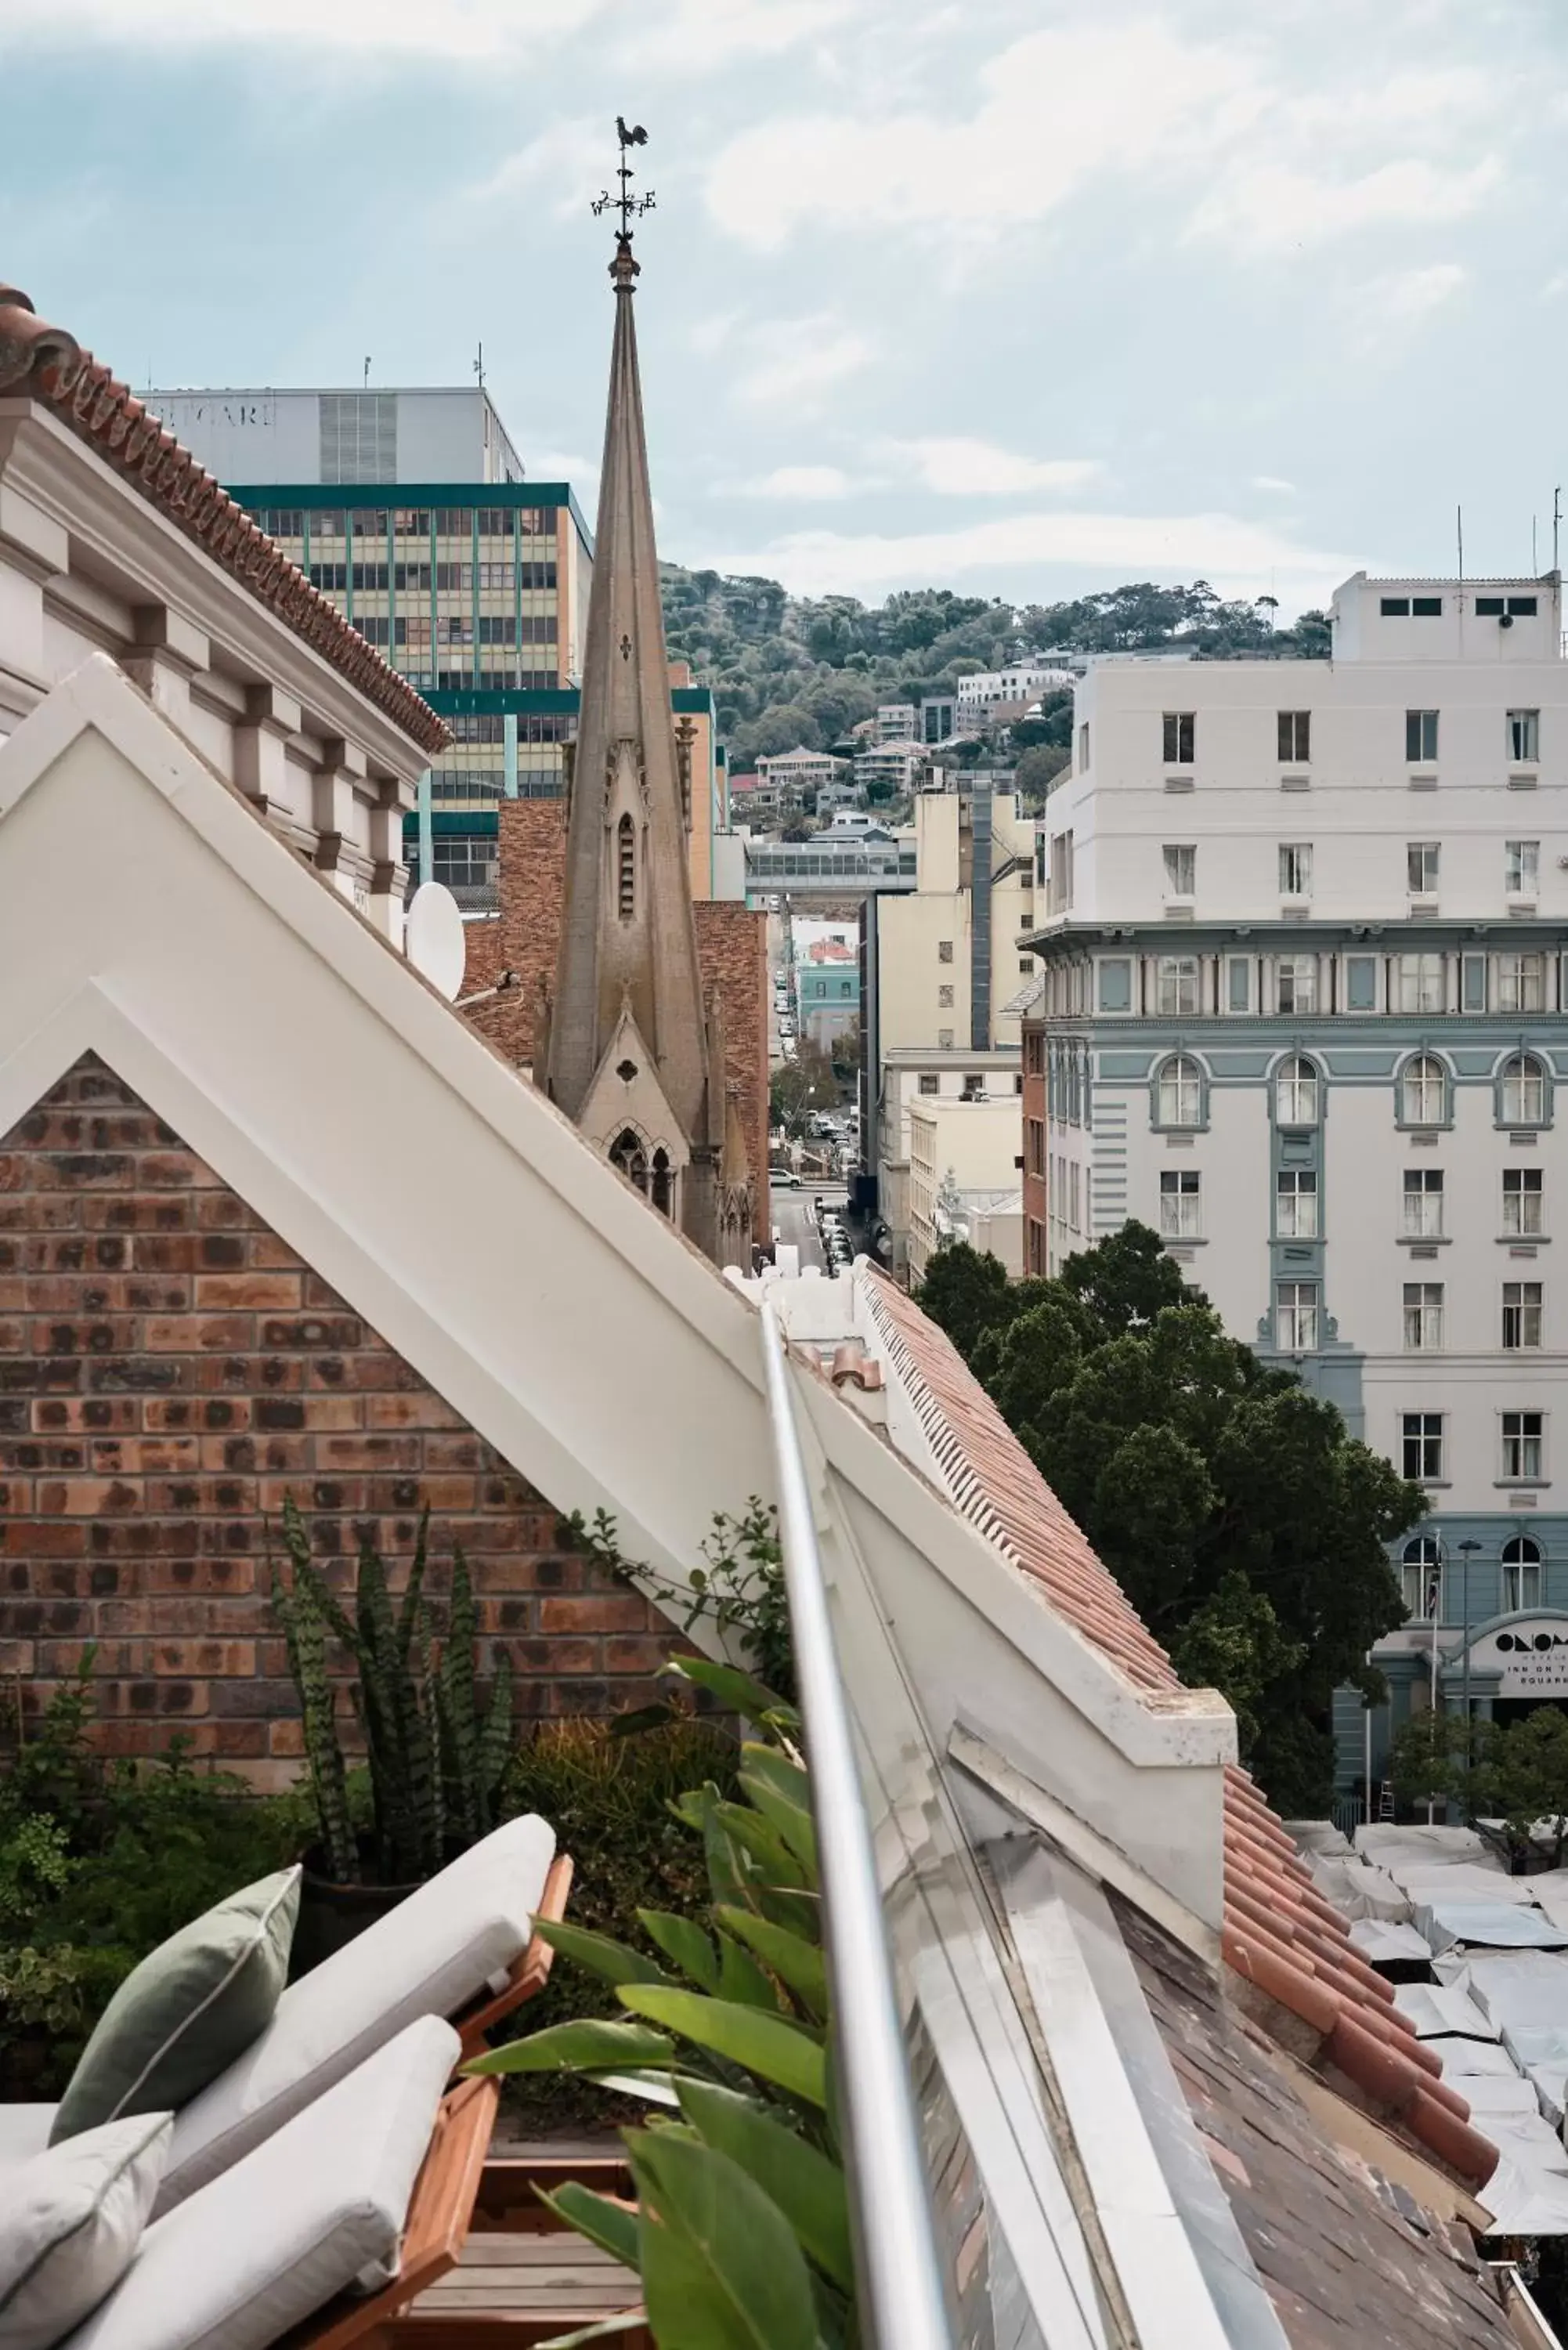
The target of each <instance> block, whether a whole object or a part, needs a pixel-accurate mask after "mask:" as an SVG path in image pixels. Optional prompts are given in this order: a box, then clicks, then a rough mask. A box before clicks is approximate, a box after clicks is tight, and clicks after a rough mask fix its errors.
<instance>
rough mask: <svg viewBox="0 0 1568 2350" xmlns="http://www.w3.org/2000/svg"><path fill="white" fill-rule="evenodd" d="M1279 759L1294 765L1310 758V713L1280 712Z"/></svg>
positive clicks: (1297, 711) (1299, 711) (1298, 711)
mask: <svg viewBox="0 0 1568 2350" xmlns="http://www.w3.org/2000/svg"><path fill="white" fill-rule="evenodd" d="M1280 757H1281V759H1282V761H1284V762H1286V763H1287V764H1299V763H1301V762H1303V761H1304V760H1308V759H1310V758H1311V757H1312V712H1311V711H1310V710H1282V711H1281V712H1280Z"/></svg>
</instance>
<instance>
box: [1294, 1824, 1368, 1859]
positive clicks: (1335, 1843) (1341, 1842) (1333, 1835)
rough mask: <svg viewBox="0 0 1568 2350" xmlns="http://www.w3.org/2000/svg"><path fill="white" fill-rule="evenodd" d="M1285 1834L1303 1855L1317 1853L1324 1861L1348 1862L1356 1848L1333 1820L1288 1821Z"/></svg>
mask: <svg viewBox="0 0 1568 2350" xmlns="http://www.w3.org/2000/svg"><path fill="white" fill-rule="evenodd" d="M1285 1834H1286V1835H1288V1836H1289V1837H1290V1839H1291V1841H1292V1843H1293V1845H1294V1846H1296V1849H1297V1850H1298V1852H1301V1853H1303V1854H1304V1853H1316V1854H1318V1855H1319V1856H1320V1857H1322V1858H1323V1859H1324V1860H1347V1859H1348V1858H1349V1857H1350V1855H1351V1853H1352V1852H1353V1851H1354V1849H1355V1847H1354V1846H1353V1845H1352V1844H1351V1841H1350V1838H1349V1837H1348V1836H1346V1835H1342V1834H1341V1832H1340V1831H1339V1829H1338V1828H1336V1827H1335V1826H1334V1822H1333V1821H1332V1820H1287V1821H1286V1822H1285Z"/></svg>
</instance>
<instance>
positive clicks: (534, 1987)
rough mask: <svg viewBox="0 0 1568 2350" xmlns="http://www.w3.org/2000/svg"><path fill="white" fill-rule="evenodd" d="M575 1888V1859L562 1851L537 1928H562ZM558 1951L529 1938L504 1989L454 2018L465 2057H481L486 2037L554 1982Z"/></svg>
mask: <svg viewBox="0 0 1568 2350" xmlns="http://www.w3.org/2000/svg"><path fill="white" fill-rule="evenodd" d="M571 1889H572V1856H571V1855H570V1853H567V1852H558V1853H557V1854H556V1857H555V1859H554V1860H553V1861H552V1862H551V1863H550V1867H549V1872H548V1874H547V1875H546V1877H545V1887H544V1890H543V1892H542V1893H541V1894H540V1896H539V1902H538V1907H537V1908H535V1912H534V1918H535V1925H537V1923H538V1921H539V1919H540V1918H543V1919H544V1920H545V1924H546V1925H550V1926H558V1925H559V1924H560V1922H561V1920H562V1918H564V1917H565V1916H566V1897H567V1895H568V1894H569V1893H570V1892H571ZM555 1955H556V1953H555V1951H554V1950H552V1949H551V1948H550V1945H549V1943H548V1942H546V1941H543V1940H541V1939H540V1937H539V1935H538V1934H537V1933H535V1934H532V1935H531V1936H530V1937H529V1940H528V1947H527V1949H526V1950H524V1951H523V1953H522V1955H521V1956H520V1957H519V1958H517V1959H514V1960H513V1963H512V1966H511V1969H510V1970H509V1971H508V1974H507V1977H506V1981H505V1984H504V1987H503V1988H502V1989H501V1990H500V1991H496V1992H494V1993H493V1994H492V1995H491V1996H489V1997H483V1996H482V1997H481V1998H479V1999H477V2000H475V2001H474V2002H473V2003H472V2006H471V2007H468V2008H466V2009H465V2010H464V2012H463V2013H462V2015H458V2016H454V2017H453V2018H452V2023H453V2028H454V2029H455V2031H456V2032H457V2034H458V2036H459V2038H460V2039H461V2040H462V2054H463V2055H464V2057H469V2056H477V2055H478V2054H480V2052H481V2051H482V2049H483V2046H484V2044H485V2034H486V2033H488V2032H490V2031H491V2030H492V2028H493V2026H494V2025H495V2024H497V2023H501V2022H504V2020H505V2018H506V2017H507V2016H509V2015H510V2014H511V2013H512V2012H513V2010H514V2008H518V2007H521V2006H522V2004H523V2002H524V2000H527V1999H533V1998H535V1996H536V1995H537V1993H538V1992H540V1991H543V1990H544V1988H545V1984H546V1982H548V1981H549V1979H550V1962H551V1960H553V1959H554V1958H555Z"/></svg>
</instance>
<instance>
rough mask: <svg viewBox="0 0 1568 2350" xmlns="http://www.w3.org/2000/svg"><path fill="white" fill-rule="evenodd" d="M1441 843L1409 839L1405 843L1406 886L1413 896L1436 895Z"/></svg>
mask: <svg viewBox="0 0 1568 2350" xmlns="http://www.w3.org/2000/svg"><path fill="white" fill-rule="evenodd" d="M1439 845H1440V844H1439V843H1438V842H1437V841H1435V840H1407V842H1406V843H1405V887H1406V888H1407V889H1408V891H1409V892H1410V895H1411V897H1412V898H1431V897H1435V896H1436V894H1437V888H1438V847H1439Z"/></svg>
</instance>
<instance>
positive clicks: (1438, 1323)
mask: <svg viewBox="0 0 1568 2350" xmlns="http://www.w3.org/2000/svg"><path fill="white" fill-rule="evenodd" d="M1442 1343H1443V1284H1442V1283H1441V1282H1440V1281H1407V1283H1406V1284H1405V1349H1406V1352H1407V1354H1412V1355H1427V1354H1431V1353H1433V1352H1435V1350H1436V1349H1437V1348H1438V1347H1441V1345H1442Z"/></svg>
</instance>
